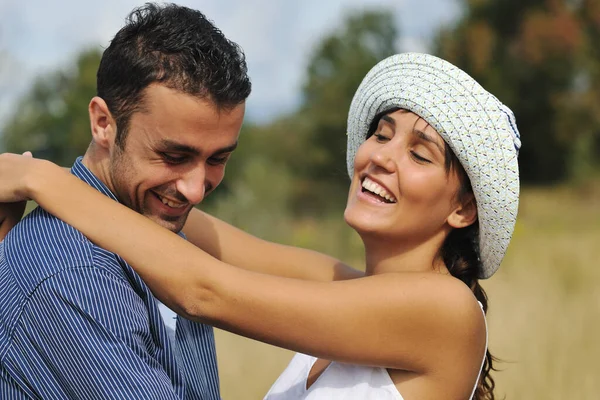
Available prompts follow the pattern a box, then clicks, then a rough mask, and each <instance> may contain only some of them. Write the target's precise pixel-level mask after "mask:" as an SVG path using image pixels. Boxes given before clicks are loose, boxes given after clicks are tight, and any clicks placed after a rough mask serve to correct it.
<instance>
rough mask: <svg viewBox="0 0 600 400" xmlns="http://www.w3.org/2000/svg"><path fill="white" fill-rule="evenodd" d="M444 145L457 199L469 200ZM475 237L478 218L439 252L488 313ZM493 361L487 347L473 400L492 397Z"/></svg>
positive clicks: (463, 177) (469, 193) (454, 234)
mask: <svg viewBox="0 0 600 400" xmlns="http://www.w3.org/2000/svg"><path fill="white" fill-rule="evenodd" d="M445 147H446V155H445V158H446V171H447V172H448V173H449V172H450V171H452V170H453V169H454V170H455V171H456V173H457V175H458V178H459V181H460V188H459V190H458V193H457V200H458V201H459V202H466V201H468V200H469V196H472V195H473V189H472V188H471V183H470V181H469V177H468V176H467V173H466V172H465V170H464V168H463V167H462V165H461V164H460V162H459V161H458V158H456V156H455V155H454V153H453V152H452V150H451V149H450V147H449V146H448V144H446V145H445ZM478 239H479V224H478V222H477V221H476V222H474V223H473V224H471V225H469V226H467V227H466V228H460V229H453V230H452V231H451V232H450V234H448V236H447V237H446V240H445V241H444V244H443V245H442V248H441V249H440V255H441V256H442V259H443V260H444V263H445V264H446V268H448V271H449V272H450V274H451V275H452V276H454V277H455V278H458V279H460V280H461V281H463V282H464V283H465V284H466V285H467V286H468V287H469V288H470V289H471V291H472V292H473V294H474V295H475V297H476V298H477V300H478V301H479V302H480V303H481V305H482V306H483V311H484V312H485V313H486V314H487V309H488V298H487V295H486V293H485V290H483V288H482V287H481V285H480V284H479V280H478V278H477V275H478V273H479V271H480V270H481V268H482V266H481V260H480V258H479V250H478V248H479V245H478ZM494 361H497V359H496V358H495V357H494V356H492V354H491V353H490V351H489V350H487V349H486V353H485V360H484V363H483V368H482V369H481V373H480V375H479V380H478V382H477V388H476V390H475V394H474V395H473V399H474V400H494V399H495V396H494V387H495V386H496V383H495V382H494V378H493V377H492V376H491V375H490V372H491V371H492V370H494V371H495V369H494V366H493V363H494Z"/></svg>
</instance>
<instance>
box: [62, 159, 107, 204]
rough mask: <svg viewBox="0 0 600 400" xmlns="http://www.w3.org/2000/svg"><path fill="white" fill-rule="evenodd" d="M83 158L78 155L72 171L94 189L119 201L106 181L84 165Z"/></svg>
mask: <svg viewBox="0 0 600 400" xmlns="http://www.w3.org/2000/svg"><path fill="white" fill-rule="evenodd" d="M82 160H83V157H77V160H75V164H73V166H72V167H71V173H72V174H73V175H75V176H76V177H78V178H79V179H81V180H82V181H84V182H85V183H87V184H88V185H90V186H91V187H93V188H94V189H96V190H98V191H99V192H100V193H102V194H104V195H105V196H107V197H110V198H111V199H113V200H116V201H119V200H118V199H117V196H115V195H114V193H113V192H111V191H110V189H109V188H108V186H106V184H104V182H102V181H101V180H100V179H98V177H96V175H94V174H93V173H92V171H90V170H89V169H88V167H86V166H85V165H83V162H82Z"/></svg>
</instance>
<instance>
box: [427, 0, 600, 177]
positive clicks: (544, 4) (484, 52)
mask: <svg viewBox="0 0 600 400" xmlns="http://www.w3.org/2000/svg"><path fill="white" fill-rule="evenodd" d="M463 2H464V8H465V12H464V15H463V17H462V19H460V20H459V21H458V22H457V24H456V25H455V26H453V27H450V28H447V29H445V30H442V31H441V32H440V33H439V34H438V36H437V40H436V43H435V48H436V52H437V53H438V54H439V55H440V56H441V57H442V58H445V59H447V60H448V61H450V62H452V63H454V64H456V65H458V66H459V67H461V68H462V69H464V70H465V71H467V72H468V73H469V74H470V75H472V76H473V77H474V78H475V79H477V80H478V81H479V82H480V83H481V84H482V85H483V86H484V87H485V88H486V89H488V90H490V91H491V92H492V93H494V94H495V95H496V96H497V97H498V98H499V99H500V100H501V101H503V102H504V103H506V104H507V105H508V106H509V107H511V108H512V109H513V111H514V113H515V116H516V118H517V123H518V125H519V129H520V131H521V133H522V142H523V147H522V149H521V154H520V166H521V176H522V179H523V181H524V182H526V183H551V182H557V181H563V180H565V179H583V178H585V177H586V176H588V175H589V174H590V172H591V171H592V170H593V169H597V167H598V160H599V159H600V48H599V47H598V43H599V40H600V0H577V1H574V0H463Z"/></svg>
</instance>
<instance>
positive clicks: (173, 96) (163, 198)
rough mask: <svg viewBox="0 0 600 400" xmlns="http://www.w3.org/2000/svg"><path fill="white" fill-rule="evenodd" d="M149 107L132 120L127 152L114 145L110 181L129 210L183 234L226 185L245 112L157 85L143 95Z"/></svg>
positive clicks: (239, 107)
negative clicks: (195, 210)
mask: <svg viewBox="0 0 600 400" xmlns="http://www.w3.org/2000/svg"><path fill="white" fill-rule="evenodd" d="M144 105H145V108H144V110H143V111H140V112H136V113H134V114H133V115H132V116H131V119H130V122H129V131H128V134H127V137H126V140H125V146H124V149H120V148H118V146H116V145H115V144H113V145H112V148H111V151H110V164H109V168H108V169H109V170H108V174H109V176H108V179H109V181H110V186H112V187H111V189H112V190H113V192H114V193H115V195H116V196H117V198H118V199H119V200H120V201H121V202H123V203H124V204H125V205H126V206H128V207H129V208H131V209H133V210H135V211H137V212H139V213H140V214H142V215H145V216H147V217H148V218H150V219H151V220H153V221H154V222H156V223H157V224H159V225H161V226H163V227H165V228H167V229H169V230H171V231H173V232H179V231H180V230H181V229H182V228H183V225H184V224H185V221H186V219H187V216H188V214H189V212H190V211H191V209H192V207H193V206H194V205H195V204H198V203H200V202H201V201H202V200H203V199H204V197H205V196H206V195H207V194H208V193H210V192H211V191H212V190H213V189H214V188H216V187H217V185H218V184H219V183H221V180H222V179H223V175H224V173H225V165H226V163H227V161H228V159H229V157H230V155H231V153H232V151H233V150H234V149H235V147H236V146H237V141H238V136H239V131H240V128H241V126H242V120H243V118H244V108H245V107H244V104H241V105H239V106H237V107H235V108H233V109H231V110H219V109H217V108H216V107H215V105H214V104H213V103H212V102H211V101H210V100H208V99H199V98H197V97H194V96H191V95H188V94H185V93H182V92H179V91H176V90H173V89H169V88H167V87H165V86H162V85H158V84H152V85H150V86H149V87H148V88H147V89H146V90H145V91H144Z"/></svg>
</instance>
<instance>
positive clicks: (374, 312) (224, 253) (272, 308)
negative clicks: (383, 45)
mask: <svg viewBox="0 0 600 400" xmlns="http://www.w3.org/2000/svg"><path fill="white" fill-rule="evenodd" d="M519 146H520V141H519V134H518V131H517V128H516V125H515V122H514V117H513V115H512V113H511V112H510V110H509V109H508V108H506V107H505V106H504V105H503V104H501V103H500V102H499V101H498V100H497V99H496V98H495V97H494V96H493V95H491V94H490V93H488V92H486V91H485V90H484V89H483V88H482V87H481V86H479V85H478V84H477V83H476V82H475V81H474V80H473V79H472V78H471V77H469V76H468V75H467V74H465V73H464V72H463V71H461V70H459V69H458V68H456V67H455V66H453V65H451V64H449V63H448V62H446V61H443V60H440V59H438V58H436V57H433V56H430V55H425V54H414V53H408V54H400V55H395V56H392V57H390V58H388V59H386V60H384V61H382V62H380V63H379V64H377V65H376V66H375V67H374V68H373V69H372V70H371V71H370V72H369V73H368V74H367V76H366V77H365V79H364V80H363V82H362V83H361V85H360V87H359V88H358V91H357V93H356V95H355V96H354V99H353V101H352V105H351V108H350V113H349V119H348V171H349V174H350V176H351V177H352V181H351V186H350V192H349V196H348V204H347V207H346V210H345V214H344V217H345V220H346V221H347V223H348V224H349V225H350V226H351V227H352V228H354V229H355V230H356V231H357V232H358V233H359V234H360V236H361V238H362V240H363V242H364V244H365V250H366V268H365V271H366V273H365V276H364V277H360V278H357V279H349V280H344V281H338V282H314V281H307V280H301V279H292V278H289V277H281V276H272V275H269V274H268V273H269V272H270V270H269V267H265V268H264V269H262V272H266V273H256V272H254V271H248V270H244V269H240V268H236V267H234V266H232V265H230V264H228V263H227V262H230V263H233V264H240V266H242V267H245V268H246V267H247V265H244V264H245V260H244V257H242V256H238V257H237V258H236V259H235V260H237V261H239V262H233V261H235V260H234V258H235V256H232V255H231V250H229V251H228V250H227V249H229V248H230V247H228V242H227V241H228V239H230V238H233V237H238V238H239V235H242V234H240V233H239V232H237V233H235V232H236V231H235V230H233V228H231V227H228V226H227V225H226V224H224V223H220V222H215V220H214V219H212V218H210V217H207V216H205V215H204V214H202V213H200V212H199V211H194V213H193V214H192V215H191V218H190V219H189V220H188V223H187V224H186V227H185V229H184V230H185V232H186V234H188V237H189V239H190V241H191V242H192V243H193V244H195V245H196V246H198V247H200V248H204V249H206V250H207V251H208V253H210V254H212V255H214V256H215V257H218V258H220V259H221V260H222V261H220V260H218V259H216V258H213V257H212V256H211V255H209V254H208V253H206V252H204V251H202V250H200V249H199V248H197V247H195V246H193V245H192V244H190V243H189V242H186V241H184V240H182V239H181V238H179V237H178V236H176V235H173V234H171V233H169V232H168V231H166V230H164V229H162V228H160V227H158V226H157V225H156V224H153V223H152V222H150V221H149V220H147V219H146V218H143V217H142V216H141V215H139V214H136V213H134V212H132V211H131V210H128V209H126V208H125V207H123V206H120V205H119V204H117V203H115V202H112V201H110V200H108V199H107V198H105V197H104V196H101V195H99V194H98V193H95V192H94V190H91V189H90V188H89V187H87V186H86V185H85V184H82V183H81V182H80V181H78V180H77V179H75V178H73V177H72V176H70V175H68V174H65V173H64V171H61V170H60V168H58V167H56V166H54V165H53V164H50V163H48V162H44V161H41V160H34V159H28V158H26V157H22V156H15V155H2V156H0V179H1V180H2V181H3V182H5V184H4V188H3V189H2V190H1V191H0V200H2V201H17V200H21V199H24V198H33V199H34V200H35V201H37V202H38V203H39V204H40V205H41V206H42V207H44V208H45V209H46V210H48V211H49V212H51V213H52V214H54V215H56V216H57V217H59V218H61V219H63V220H64V221H66V222H68V223H69V224H71V225H73V226H74V227H75V228H77V229H79V230H81V231H82V232H83V233H84V234H86V235H87V236H88V237H89V238H90V239H91V240H92V241H94V242H96V243H97V244H98V245H100V246H102V247H104V248H106V249H108V250H110V251H113V252H116V253H119V254H120V255H121V256H122V257H123V258H124V259H126V260H127V261H128V262H129V263H130V264H131V265H132V266H133V267H134V268H135V269H136V271H137V272H138V273H139V274H140V275H141V276H142V278H143V279H144V281H145V282H146V283H147V284H148V286H149V287H150V288H151V289H152V290H153V292H154V293H155V294H156V297H157V298H158V299H160V300H161V301H163V302H164V303H165V304H166V305H168V306H169V307H171V308H172V309H174V310H175V311H177V312H178V313H179V314H181V315H183V316H185V317H186V318H190V319H195V320H199V321H202V322H206V323H210V324H212V325H214V326H217V327H220V328H223V329H226V330H229V331H232V332H235V333H238V334H242V335H244V336H248V337H251V338H254V339H258V340H261V341H264V342H267V343H271V344H274V345H277V346H281V347H285V348H288V349H291V350H294V351H297V352H299V354H297V355H296V356H295V357H294V359H293V360H292V361H291V363H290V365H289V366H288V368H287V369H286V371H284V373H283V374H282V375H281V377H280V378H279V379H278V380H277V382H276V383H275V384H274V386H273V387H272V388H271V390H270V391H269V393H268V394H267V396H266V398H267V399H297V398H306V399H324V398H336V399H342V398H346V399H353V398H361V399H362V398H373V399H375V398H376V399H440V398H444V399H468V398H471V397H474V398H475V399H486V398H488V399H489V398H492V399H493V398H494V396H493V386H494V383H493V380H492V379H491V377H490V376H489V372H490V369H491V368H492V357H491V355H490V354H489V352H488V351H487V329H486V324H485V316H484V313H483V312H482V309H483V310H484V311H485V310H486V309H487V300H486V296H485V293H484V291H483V289H482V288H481V287H480V286H479V284H478V278H488V277H490V276H491V275H492V274H493V273H494V272H495V271H496V270H497V268H498V267H499V265H500V262H501V260H502V257H503V256H504V253H505V250H506V247H507V246H508V243H509V241H510V237H511V235H512V231H513V228H514V224H515V220H516V213H517V204H518V192H519V178H518V165H517V153H518V149H519ZM56 187H61V188H62V190H60V191H56V190H53V188H56ZM66 193H68V195H66ZM90 208H93V209H94V213H93V215H91V214H90V213H89V210H90ZM207 221H211V222H212V223H213V224H214V226H216V227H217V229H216V231H217V237H218V238H219V239H218V241H220V243H215V240H211V238H209V237H207V235H206V234H202V232H204V231H205V230H204V229H203V226H202V224H203V223H207ZM124 224H125V225H126V226H127V227H128V228H127V230H126V231H123V229H122V227H123V226H124ZM232 232H234V233H232ZM261 246H262V247H261V252H260V253H261V254H260V255H257V254H256V252H254V254H253V256H252V257H253V260H254V261H256V260H257V259H258V260H259V261H261V262H263V263H264V265H273V264H276V263H279V264H286V263H288V262H290V263H291V261H287V260H286V254H287V255H289V254H290V253H285V252H283V253H282V252H280V250H281V247H278V246H277V245H274V244H273V245H261ZM239 252H240V253H241V254H244V252H245V250H240V251H239ZM257 257H258V258H257ZM324 259H325V258H323V259H322V258H319V257H315V258H314V263H315V264H319V263H321V262H323V260H324ZM224 261H225V262H224ZM254 261H253V262H254ZM166 265H167V266H168V268H165V266H166ZM313 267H314V265H313ZM248 269H256V268H248ZM294 277H300V276H294ZM305 354H310V355H312V356H314V357H312V356H307V355H305Z"/></svg>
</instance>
